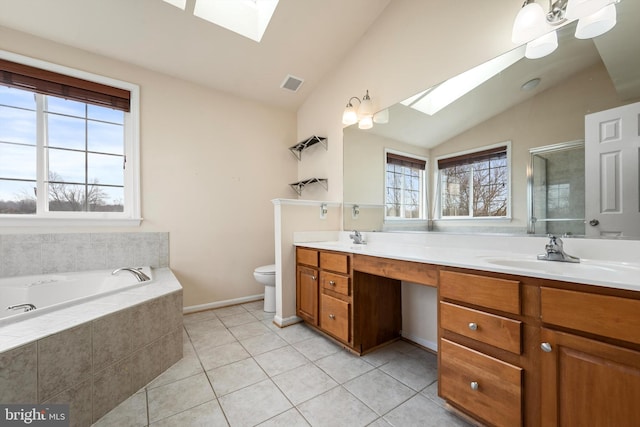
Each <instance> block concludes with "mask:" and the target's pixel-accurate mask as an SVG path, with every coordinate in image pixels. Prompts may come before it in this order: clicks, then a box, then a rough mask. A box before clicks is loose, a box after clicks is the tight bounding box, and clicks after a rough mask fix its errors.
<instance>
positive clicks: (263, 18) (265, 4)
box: [163, 0, 279, 43]
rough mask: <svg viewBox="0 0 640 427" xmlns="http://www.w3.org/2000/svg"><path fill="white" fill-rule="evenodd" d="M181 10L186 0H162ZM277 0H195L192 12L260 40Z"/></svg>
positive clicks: (235, 31) (185, 5)
mask: <svg viewBox="0 0 640 427" xmlns="http://www.w3.org/2000/svg"><path fill="white" fill-rule="evenodd" d="M163 1H165V2H167V3H169V4H172V5H173V6H176V7H178V8H180V9H182V10H185V9H186V7H187V0H163ZM278 1H279V0H195V6H194V8H193V14H194V15H195V16H197V17H198V18H202V19H204V20H206V21H209V22H212V23H214V24H216V25H219V26H221V27H223V28H226V29H227V30H230V31H233V32H234V33H238V34H240V35H241V36H244V37H247V38H249V39H251V40H254V41H256V42H258V43H259V42H260V40H262V36H263V35H264V32H265V31H266V30H267V26H268V25H269V22H270V21H271V17H272V16H273V12H275V10H276V7H277V6H278Z"/></svg>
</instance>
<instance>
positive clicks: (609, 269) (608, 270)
mask: <svg viewBox="0 0 640 427" xmlns="http://www.w3.org/2000/svg"><path fill="white" fill-rule="evenodd" d="M484 261H486V262H487V263H489V264H493V265H497V266H501V267H509V268H517V269H522V270H531V271H538V272H543V273H550V274H559V275H563V274H579V275H581V276H582V275H595V276H602V275H606V276H607V277H610V276H621V275H625V276H626V275H629V274H633V275H637V274H640V266H637V265H629V264H625V263H620V262H607V261H591V260H581V262H580V263H569V262H559V261H544V260H537V259H525V258H493V257H484ZM636 277H637V276H636Z"/></svg>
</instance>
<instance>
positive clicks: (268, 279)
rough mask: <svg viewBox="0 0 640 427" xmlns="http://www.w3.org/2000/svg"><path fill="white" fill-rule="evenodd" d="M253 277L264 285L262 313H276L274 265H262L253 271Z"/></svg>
mask: <svg viewBox="0 0 640 427" xmlns="http://www.w3.org/2000/svg"><path fill="white" fill-rule="evenodd" d="M253 277H255V278H256V280H257V281H258V282H259V283H262V284H263V285H264V311H265V312H267V313H274V312H275V311H276V265H275V264H270V265H263V266H261V267H258V268H256V269H255V270H253Z"/></svg>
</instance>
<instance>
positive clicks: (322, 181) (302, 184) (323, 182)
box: [289, 178, 329, 196]
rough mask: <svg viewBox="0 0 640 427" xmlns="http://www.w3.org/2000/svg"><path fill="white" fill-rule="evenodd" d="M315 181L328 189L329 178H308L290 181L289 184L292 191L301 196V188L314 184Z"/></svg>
mask: <svg viewBox="0 0 640 427" xmlns="http://www.w3.org/2000/svg"><path fill="white" fill-rule="evenodd" d="M316 182H317V183H319V184H320V185H322V187H323V188H324V189H325V190H327V191H329V180H328V179H327V178H309V179H305V180H303V181H298V182H294V183H291V184H289V186H290V187H291V188H293V191H295V192H296V193H298V196H302V190H304V187H305V185H307V184H314V183H316Z"/></svg>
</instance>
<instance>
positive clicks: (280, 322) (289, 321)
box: [273, 316, 302, 328]
mask: <svg viewBox="0 0 640 427" xmlns="http://www.w3.org/2000/svg"><path fill="white" fill-rule="evenodd" d="M300 322H302V318H300V317H298V316H291V317H285V318H284V319H283V318H282V317H280V316H274V318H273V323H274V324H275V325H276V326H278V327H280V328H285V327H287V326H291V325H295V324H296V323H300Z"/></svg>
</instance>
